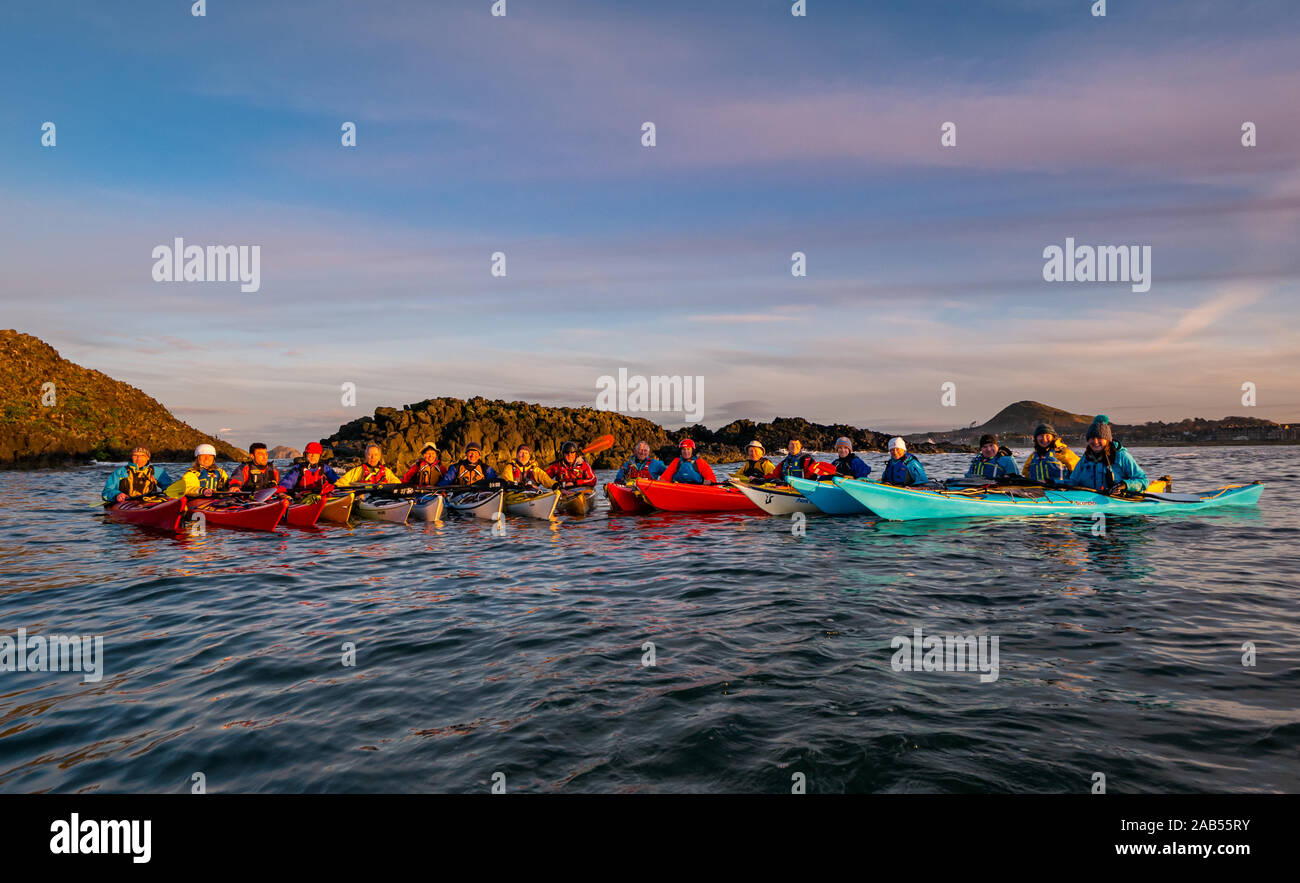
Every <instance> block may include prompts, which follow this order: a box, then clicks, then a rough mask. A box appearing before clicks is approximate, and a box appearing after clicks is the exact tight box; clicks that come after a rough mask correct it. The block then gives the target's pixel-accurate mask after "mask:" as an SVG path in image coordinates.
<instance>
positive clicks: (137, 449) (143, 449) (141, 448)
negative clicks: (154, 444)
mask: <svg viewBox="0 0 1300 883" xmlns="http://www.w3.org/2000/svg"><path fill="white" fill-rule="evenodd" d="M136 454H144V455H145V456H146V457H152V456H153V455H152V454H150V453H149V449H148V448H146V447H145V446H144V445H136V446H135V447H134V448H133V449H132V450H131V456H132V457H134V456H135V455H136Z"/></svg>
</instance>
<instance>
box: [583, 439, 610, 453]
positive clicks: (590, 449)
mask: <svg viewBox="0 0 1300 883" xmlns="http://www.w3.org/2000/svg"><path fill="white" fill-rule="evenodd" d="M612 447H614V436H613V435H602V436H600V437H599V438H597V439H596V440H595V441H593V442H592V443H591V444H589V445H587V446H586V447H585V448H583V449H582V453H584V454H599V453H600V452H601V451H607V450H609V449H610V448H612Z"/></svg>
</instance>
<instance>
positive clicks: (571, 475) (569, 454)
mask: <svg viewBox="0 0 1300 883" xmlns="http://www.w3.org/2000/svg"><path fill="white" fill-rule="evenodd" d="M546 474H547V475H549V476H550V477H551V478H553V479H555V481H556V482H557V483H558V484H559V485H560V487H562V488H571V487H595V486H596V473H594V472H592V471H591V464H589V463H588V462H587V461H586V460H584V459H583V458H582V454H581V452H580V451H579V450H578V443H577V442H571V441H567V442H565V443H564V444H563V445H561V446H560V459H558V460H556V461H555V462H554V463H552V464H551V465H550V466H547V467H546Z"/></svg>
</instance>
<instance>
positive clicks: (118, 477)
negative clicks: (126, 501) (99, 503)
mask: <svg viewBox="0 0 1300 883" xmlns="http://www.w3.org/2000/svg"><path fill="white" fill-rule="evenodd" d="M124 478H126V467H125V466H119V467H117V468H116V469H114V470H113V471H112V472H110V473H109V474H108V480H107V481H105V482H104V492H103V493H102V494H100V496H101V497H103V498H104V502H105V503H113V502H116V500H117V495H118V494H120V493H122V479H124Z"/></svg>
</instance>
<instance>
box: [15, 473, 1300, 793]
mask: <svg viewBox="0 0 1300 883" xmlns="http://www.w3.org/2000/svg"><path fill="white" fill-rule="evenodd" d="M1298 452H1300V449H1297V448H1291V447H1280V448H1268V447H1260V448H1217V449H1200V450H1192V449H1138V450H1136V451H1135V453H1136V454H1138V456H1139V459H1140V461H1141V462H1142V463H1143V465H1144V467H1145V468H1146V470H1147V472H1148V473H1149V474H1151V475H1152V476H1153V477H1154V476H1157V475H1161V474H1164V473H1172V474H1173V475H1174V476H1175V478H1176V479H1178V481H1177V483H1176V485H1175V489H1176V490H1191V489H1200V488H1202V487H1209V486H1216V485H1219V484H1223V483H1227V482H1233V481H1247V480H1251V479H1254V478H1263V479H1265V480H1267V481H1268V482H1269V486H1268V488H1267V490H1266V491H1265V492H1264V496H1263V499H1262V501H1261V504H1260V506H1259V507H1258V509H1257V510H1256V509H1248V510H1243V511H1229V512H1224V513H1220V514H1204V515H1195V516H1192V515H1185V516H1178V517H1170V518H1162V519H1154V518H1125V519H1111V521H1110V524H1109V525H1108V528H1109V529H1108V531H1107V533H1106V534H1105V535H1104V536H1093V535H1092V530H1091V528H1092V525H1091V522H1090V521H1088V520H1078V521H1068V520H1059V519H1050V518H1049V519H1025V520H1017V521H988V522H978V521H958V522H935V523H921V524H915V523H914V524H897V523H875V522H874V521H872V520H870V519H867V518H830V517H825V516H811V517H810V518H809V520H808V522H807V526H806V527H807V532H806V535H805V536H802V537H799V536H795V535H793V534H792V531H791V522H790V520H789V519H785V518H773V517H767V516H750V515H714V516H707V517H690V516H680V515H662V514H661V515H651V516H609V515H608V513H607V512H606V511H605V509H604V508H603V507H604V505H605V504H604V502H603V500H602V503H601V506H602V508H601V509H600V510H599V511H598V512H597V513H595V514H594V515H591V516H589V517H587V518H585V519H578V518H567V519H565V520H562V521H561V522H559V523H557V524H555V525H546V524H544V523H539V522H530V521H525V520H522V519H517V518H516V519H509V521H508V525H507V534H506V536H504V537H498V536H494V535H493V534H492V532H491V529H490V525H489V523H488V522H484V521H476V520H457V519H454V518H448V520H446V521H445V522H443V523H442V524H435V525H428V526H426V525H419V526H407V527H403V526H395V525H386V524H378V523H369V522H361V523H358V524H356V525H355V526H354V527H352V528H347V527H342V526H325V527H322V528H318V529H314V530H297V529H292V528H286V529H282V530H281V531H280V532H278V533H274V534H253V533H242V532H234V531H221V530H219V529H213V530H211V531H210V532H209V533H208V535H207V536H204V537H180V538H173V537H170V536H159V535H156V534H151V533H147V532H144V531H142V530H140V529H138V528H135V527H130V526H125V525H116V524H107V523H105V522H104V521H103V519H102V517H101V516H100V515H99V514H98V506H97V505H96V500H97V495H98V491H99V488H100V487H101V486H102V483H103V480H104V477H105V475H106V473H107V471H108V467H86V468H82V469H76V470H67V471H60V472H40V473H25V474H24V473H0V485H2V486H3V489H4V491H5V499H6V500H7V505H5V506H3V507H0V634H7V635H10V636H13V635H14V633H15V632H16V630H17V629H18V628H20V627H21V628H25V629H26V630H27V632H28V633H29V634H69V633H76V634H88V635H102V636H103V638H104V676H103V679H102V680H101V681H99V682H97V683H86V682H85V681H84V680H83V679H82V676H81V675H79V674H76V673H32V672H16V671H15V672H0V790H3V791H53V792H83V791H144V792H181V791H188V790H189V789H190V786H191V781H192V776H193V774H194V773H199V772H201V773H203V775H204V777H205V779H206V784H207V790H208V791H210V792H219V791H240V792H319V791H349V792H356V791H369V792H412V791H450V792H483V791H486V790H488V789H489V788H490V787H491V785H492V782H493V776H494V774H495V773H502V774H504V777H505V779H504V781H505V787H506V788H507V790H509V791H530V792H561V791H564V792H587V791H594V792H610V791H613V792H622V791H629V792H655V791H662V792H681V791H688V792H719V791H723V792H782V791H788V790H789V789H790V788H791V782H792V777H793V776H794V774H795V773H803V774H804V776H805V777H806V780H807V788H808V790H809V792H811V793H818V792H845V791H848V792H874V791H925V792H984V791H992V792H1061V791H1065V792H1085V791H1087V790H1088V789H1089V788H1090V786H1091V784H1092V777H1093V774H1094V773H1095V772H1102V773H1104V774H1105V775H1106V779H1107V788H1108V790H1109V791H1111V792H1185V791H1198V792H1199V791H1215V792H1217V791H1297V790H1300V649H1298V648H1300V603H1298V602H1300V589H1298V584H1297V576H1296V572H1297V555H1296V552H1295V549H1296V544H1297V541H1298V539H1300V517H1297V515H1296V512H1297V511H1298V510H1300V490H1297V489H1298V488H1300V483H1298V482H1297V479H1298V478H1300V464H1298V463H1297V453H1298ZM1017 453H1019V454H1023V452H1017ZM868 459H869V461H870V462H872V463H873V465H874V467H875V469H876V472H877V474H878V472H879V468H880V464H881V463H882V462H883V459H882V457H881V456H879V455H869V457H868ZM967 459H968V458H967V457H965V456H957V455H946V456H937V457H927V458H925V460H926V462H927V464H928V466H929V467H930V471H931V475H932V476H938V477H946V476H948V475H956V474H960V473H961V472H962V471H963V470H964V466H965V463H966V461H967ZM608 477H609V475H608V474H603V475H602V476H601V478H602V480H604V479H605V478H608ZM917 627H920V628H922V629H924V631H925V633H926V634H940V635H942V634H983V635H990V636H997V637H998V639H999V677H998V679H997V680H996V681H993V682H991V683H981V682H980V680H979V677H978V674H975V673H939V672H929V673H927V672H920V673H911V672H896V671H894V670H893V668H892V667H891V665H890V660H891V657H892V656H893V650H892V649H891V639H892V638H893V637H895V636H901V635H908V636H910V635H912V633H913V629H915V628H917ZM1247 641H1250V642H1253V643H1254V646H1255V653H1256V664H1255V665H1254V666H1253V667H1247V666H1244V665H1243V664H1242V655H1243V649H1242V645H1243V643H1244V642H1247ZM345 642H350V643H352V644H353V645H355V647H356V664H355V666H351V667H349V666H345V665H343V664H342V658H343V649H342V648H343V645H344V643H345ZM646 642H653V644H654V648H655V657H656V660H655V661H656V664H655V665H653V666H645V665H643V664H642V662H643V656H644V651H643V649H642V647H643V645H644V644H645V643H646Z"/></svg>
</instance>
